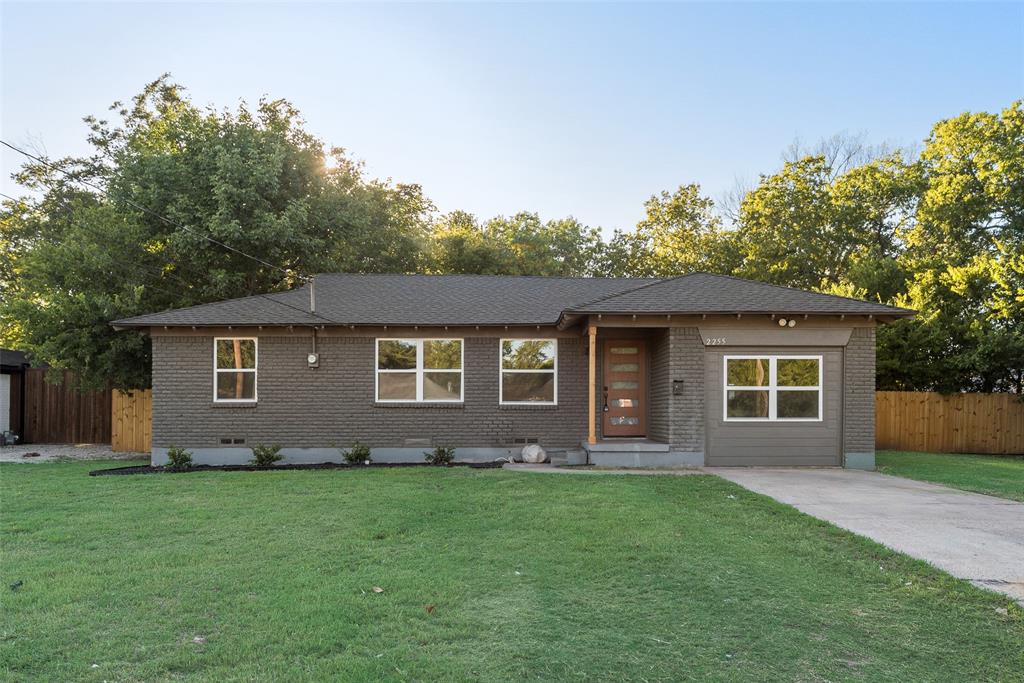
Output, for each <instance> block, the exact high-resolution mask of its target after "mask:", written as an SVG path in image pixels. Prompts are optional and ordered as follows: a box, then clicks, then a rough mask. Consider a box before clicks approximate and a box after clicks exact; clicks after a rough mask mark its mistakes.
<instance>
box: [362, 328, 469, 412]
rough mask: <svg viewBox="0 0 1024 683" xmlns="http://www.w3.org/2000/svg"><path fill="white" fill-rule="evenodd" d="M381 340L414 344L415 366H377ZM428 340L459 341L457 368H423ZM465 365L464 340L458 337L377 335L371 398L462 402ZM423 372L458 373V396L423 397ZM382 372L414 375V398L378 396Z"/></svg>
mask: <svg viewBox="0 0 1024 683" xmlns="http://www.w3.org/2000/svg"><path fill="white" fill-rule="evenodd" d="M382 341H400V342H406V343H409V342H412V343H414V344H416V367H415V368H414V369H410V370H382V369H381V368H378V367H377V364H378V363H379V362H380V343H381V342H382ZM428 341H457V342H459V366H460V367H458V368H424V367H423V342H428ZM465 367H466V340H465V339H460V338H458V337H417V338H409V337H378V338H377V339H376V340H375V341H374V343H373V372H374V374H373V399H374V401H375V402H377V403H409V404H412V403H464V402H465V400H466V375H465V373H464V372H463V370H465ZM424 372H457V373H459V380H460V381H459V398H458V399H453V398H430V399H425V398H423V373H424ZM381 373H384V374H396V375H401V374H406V375H411V374H414V373H415V375H416V398H414V399H412V398H381V397H380V376H381Z"/></svg>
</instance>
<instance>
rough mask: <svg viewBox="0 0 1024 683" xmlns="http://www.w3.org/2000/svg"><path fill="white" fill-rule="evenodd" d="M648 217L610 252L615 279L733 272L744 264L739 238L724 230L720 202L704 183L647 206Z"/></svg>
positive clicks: (619, 236)
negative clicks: (718, 209)
mask: <svg viewBox="0 0 1024 683" xmlns="http://www.w3.org/2000/svg"><path fill="white" fill-rule="evenodd" d="M644 209H645V211H646V215H645V216H644V218H643V220H641V221H640V222H639V223H638V224H637V226H636V230H634V231H632V232H622V231H617V232H616V233H615V234H614V236H613V237H612V239H611V241H610V244H609V245H608V247H607V248H606V250H605V258H604V268H603V269H604V270H605V271H606V272H607V273H608V274H610V275H619V276H622V275H628V276H632V277H671V276H674V275H682V274H684V273H692V272H695V271H706V272H712V273H730V272H732V271H733V270H734V269H735V268H736V266H737V265H738V263H739V261H738V259H739V253H738V251H737V249H736V242H735V236H734V235H733V233H731V232H730V231H727V230H725V229H724V228H723V226H722V219H721V217H720V216H719V215H718V214H717V213H716V212H715V204H714V201H712V200H711V199H709V198H708V197H705V196H703V195H702V194H701V191H700V185H697V184H695V183H694V184H690V185H680V186H679V187H678V188H677V189H676V190H675V192H667V191H663V192H661V193H660V194H658V195H653V196H651V197H650V198H649V199H648V200H647V201H646V202H645V203H644Z"/></svg>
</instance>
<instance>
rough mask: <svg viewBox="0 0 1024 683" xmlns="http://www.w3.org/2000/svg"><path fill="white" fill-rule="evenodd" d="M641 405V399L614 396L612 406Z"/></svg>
mask: <svg viewBox="0 0 1024 683" xmlns="http://www.w3.org/2000/svg"><path fill="white" fill-rule="evenodd" d="M639 406H640V401H638V400H636V399H635V398H613V399H612V407H613V408H638V407H639Z"/></svg>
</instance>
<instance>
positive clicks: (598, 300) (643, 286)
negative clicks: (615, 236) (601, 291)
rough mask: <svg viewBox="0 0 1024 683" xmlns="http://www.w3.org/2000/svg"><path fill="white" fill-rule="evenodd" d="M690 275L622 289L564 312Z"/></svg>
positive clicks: (686, 274) (661, 279)
mask: <svg viewBox="0 0 1024 683" xmlns="http://www.w3.org/2000/svg"><path fill="white" fill-rule="evenodd" d="M690 275H694V273H683V274H682V275H673V276H672V277H666V278H658V279H656V280H655V281H654V282H647V283H644V284H642V285H638V286H636V287H632V288H630V289H624V290H622V291H621V292H615V293H614V294H606V295H605V296H601V297H598V298H596V299H594V300H592V301H585V302H583V303H581V304H576V305H574V306H573V307H572V308H567V309H566V310H568V311H574V310H577V309H579V308H583V307H584V306H593V305H594V304H598V303H601V302H602V301H608V300H609V299H614V298H615V297H617V296H622V295H623V294H632V293H633V292H638V291H640V290H641V289H647V288H648V287H653V286H654V285H661V284H665V283H666V282H672V281H673V280H679V279H680V278H684V277H688V276H690Z"/></svg>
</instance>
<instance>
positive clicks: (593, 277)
mask: <svg viewBox="0 0 1024 683" xmlns="http://www.w3.org/2000/svg"><path fill="white" fill-rule="evenodd" d="M332 276H334V277H429V278H442V277H470V278H473V277H492V278H493V277H505V278H515V279H517V280H526V279H531V280H616V281H630V280H631V281H634V282H639V281H642V280H652V279H653V280H655V281H656V282H659V281H661V278H650V277H619V276H605V275H507V274H501V273H316V274H315V275H313V277H332ZM644 284H653V283H651V282H644ZM288 291H291V290H288Z"/></svg>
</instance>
